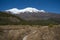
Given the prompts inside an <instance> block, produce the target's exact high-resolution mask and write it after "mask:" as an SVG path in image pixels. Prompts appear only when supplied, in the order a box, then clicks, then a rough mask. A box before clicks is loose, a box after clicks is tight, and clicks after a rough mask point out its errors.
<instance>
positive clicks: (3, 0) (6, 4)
mask: <svg viewBox="0 0 60 40" xmlns="http://www.w3.org/2000/svg"><path fill="white" fill-rule="evenodd" d="M26 7H33V8H37V9H40V10H41V9H42V10H45V11H48V12H54V13H60V0H0V11H1V10H7V9H12V8H18V9H22V8H26Z"/></svg>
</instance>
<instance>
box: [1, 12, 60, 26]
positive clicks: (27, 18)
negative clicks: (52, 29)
mask: <svg viewBox="0 0 60 40" xmlns="http://www.w3.org/2000/svg"><path fill="white" fill-rule="evenodd" d="M49 24H53V25H57V24H60V14H55V13H42V12H37V13H35V12H33V13H31V12H24V13H20V14H12V13H11V12H0V25H49Z"/></svg>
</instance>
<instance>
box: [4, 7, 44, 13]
mask: <svg viewBox="0 0 60 40" xmlns="http://www.w3.org/2000/svg"><path fill="white" fill-rule="evenodd" d="M5 11H6V12H11V13H13V14H19V13H21V12H22V13H24V12H45V11H44V10H38V9H36V8H32V7H27V8H25V9H17V8H12V9H9V10H5Z"/></svg>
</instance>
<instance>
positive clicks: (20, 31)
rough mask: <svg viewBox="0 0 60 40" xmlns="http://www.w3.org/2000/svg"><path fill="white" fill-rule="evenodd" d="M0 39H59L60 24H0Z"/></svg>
mask: <svg viewBox="0 0 60 40" xmlns="http://www.w3.org/2000/svg"><path fill="white" fill-rule="evenodd" d="M0 40H60V25H54V26H53V27H49V26H40V25H5V26H0Z"/></svg>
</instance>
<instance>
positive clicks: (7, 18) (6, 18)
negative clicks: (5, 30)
mask: <svg viewBox="0 0 60 40" xmlns="http://www.w3.org/2000/svg"><path fill="white" fill-rule="evenodd" d="M20 21H21V19H20V18H19V17H17V16H15V15H12V14H9V13H5V12H0V25H9V24H18V23H20Z"/></svg>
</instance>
